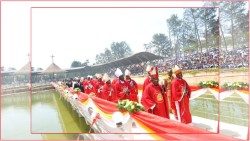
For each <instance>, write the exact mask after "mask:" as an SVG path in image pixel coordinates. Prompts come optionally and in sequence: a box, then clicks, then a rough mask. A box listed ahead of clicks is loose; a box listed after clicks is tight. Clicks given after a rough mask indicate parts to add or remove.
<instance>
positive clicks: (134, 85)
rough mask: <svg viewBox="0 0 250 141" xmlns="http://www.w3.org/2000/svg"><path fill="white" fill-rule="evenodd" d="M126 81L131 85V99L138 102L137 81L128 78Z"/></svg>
mask: <svg viewBox="0 0 250 141" xmlns="http://www.w3.org/2000/svg"><path fill="white" fill-rule="evenodd" d="M126 82H127V83H128V84H129V85H130V87H129V88H130V89H129V91H130V95H129V100H131V101H135V102H138V100H137V95H138V85H137V83H136V82H135V81H134V80H133V79H130V80H127V81H126Z"/></svg>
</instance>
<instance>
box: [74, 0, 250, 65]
mask: <svg viewBox="0 0 250 141" xmlns="http://www.w3.org/2000/svg"><path fill="white" fill-rule="evenodd" d="M246 8H247V7H246V2H245V1H238V2H233V1H232V2H230V1H221V2H205V3H204V7H203V8H185V9H184V13H183V16H182V18H180V17H178V16H177V15H176V14H174V15H172V16H171V17H170V18H169V19H166V25H167V26H168V31H167V35H166V34H163V33H156V34H154V35H153V37H152V41H151V42H149V43H145V44H144V47H145V50H146V51H148V52H152V53H154V54H157V55H160V56H164V57H169V58H174V57H175V58H176V60H177V58H179V57H180V56H183V55H185V54H187V53H191V52H196V53H202V52H204V51H207V50H208V49H209V48H219V47H220V45H221V49H225V50H228V49H234V48H242V47H248V38H249V32H248V31H249V26H248V22H249V12H248V10H247V9H246ZM163 32H164V31H163ZM131 53H132V51H131V48H130V47H129V45H128V44H127V43H126V42H125V41H122V42H113V43H112V44H111V47H110V49H109V48H105V50H104V52H102V53H100V54H97V55H96V58H95V60H96V63H95V64H102V63H107V62H111V61H113V60H117V59H120V58H124V57H127V56H129V55H131ZM86 62H87V64H88V61H85V62H84V63H81V62H79V61H74V62H73V63H72V65H71V67H80V66H86V65H87V64H86Z"/></svg>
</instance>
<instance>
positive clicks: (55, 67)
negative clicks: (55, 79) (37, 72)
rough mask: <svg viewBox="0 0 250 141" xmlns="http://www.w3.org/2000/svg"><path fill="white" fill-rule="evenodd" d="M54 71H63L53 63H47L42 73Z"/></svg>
mask: <svg viewBox="0 0 250 141" xmlns="http://www.w3.org/2000/svg"><path fill="white" fill-rule="evenodd" d="M54 72H63V70H62V69H61V68H60V67H58V66H57V65H56V64H55V63H52V64H51V65H49V67H48V68H47V69H46V70H44V71H43V73H54Z"/></svg>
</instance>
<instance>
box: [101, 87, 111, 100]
mask: <svg viewBox="0 0 250 141" xmlns="http://www.w3.org/2000/svg"><path fill="white" fill-rule="evenodd" d="M112 95H114V90H113V88H112V86H111V84H107V83H105V84H104V85H103V88H102V92H101V98H102V99H105V100H108V101H112V99H111V98H112Z"/></svg>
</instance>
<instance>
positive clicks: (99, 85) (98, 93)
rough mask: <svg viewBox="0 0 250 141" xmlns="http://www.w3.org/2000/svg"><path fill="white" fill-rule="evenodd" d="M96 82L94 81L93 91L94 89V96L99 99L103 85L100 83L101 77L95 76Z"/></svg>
mask: <svg viewBox="0 0 250 141" xmlns="http://www.w3.org/2000/svg"><path fill="white" fill-rule="evenodd" d="M96 78H97V81H95V89H96V96H97V97H99V98H101V93H102V92H101V91H102V88H103V85H104V82H103V81H102V75H101V74H96Z"/></svg>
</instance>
